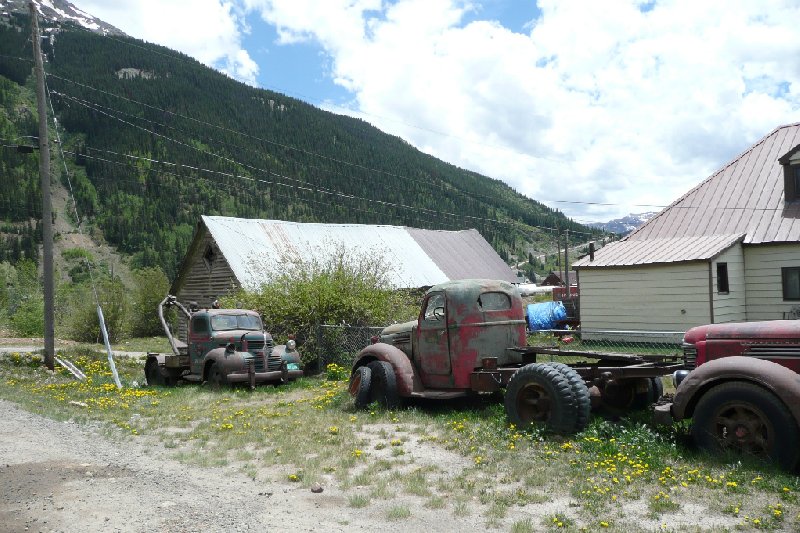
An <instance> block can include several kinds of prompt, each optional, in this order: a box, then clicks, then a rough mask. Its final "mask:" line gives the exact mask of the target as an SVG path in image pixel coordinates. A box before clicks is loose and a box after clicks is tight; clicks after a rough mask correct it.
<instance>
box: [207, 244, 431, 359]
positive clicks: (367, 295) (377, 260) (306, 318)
mask: <svg viewBox="0 0 800 533" xmlns="http://www.w3.org/2000/svg"><path fill="white" fill-rule="evenodd" d="M276 264H278V265H280V267H281V270H280V271H276V272H274V273H273V275H272V276H271V277H270V279H271V281H270V282H269V283H266V284H264V285H263V286H262V287H261V288H260V289H259V290H258V291H255V292H247V291H240V292H239V293H236V294H234V295H233V296H229V297H226V298H223V299H222V305H223V306H224V307H246V308H248V309H255V310H256V311H258V312H259V313H261V315H262V317H263V318H264V322H265V324H266V327H267V329H272V330H273V332H274V331H282V332H284V333H285V334H288V333H294V334H295V335H296V336H297V341H298V343H299V344H300V345H302V346H303V349H302V353H303V357H304V363H308V362H309V361H308V360H306V359H308V358H309V357H315V356H316V346H314V343H315V342H316V340H315V330H316V326H317V325H318V324H349V325H351V326H374V325H383V324H386V323H389V322H392V321H400V320H409V319H410V318H411V317H414V316H416V314H417V312H418V306H419V301H418V298H416V297H415V296H412V295H411V294H410V293H408V292H405V291H397V290H393V289H392V288H391V287H390V286H389V282H388V274H389V272H390V268H389V266H388V265H387V264H386V263H385V261H384V260H383V258H382V256H381V255H380V254H379V253H375V254H372V255H363V256H360V255H356V254H353V253H352V252H350V251H347V250H346V249H345V248H344V247H343V246H338V247H337V248H336V251H335V253H334V254H331V256H330V258H329V259H326V260H319V259H315V258H311V259H302V258H301V259H294V260H283V261H278V262H276ZM276 340H278V341H283V340H285V339H283V338H281V336H280V335H279V336H278V339H276Z"/></svg>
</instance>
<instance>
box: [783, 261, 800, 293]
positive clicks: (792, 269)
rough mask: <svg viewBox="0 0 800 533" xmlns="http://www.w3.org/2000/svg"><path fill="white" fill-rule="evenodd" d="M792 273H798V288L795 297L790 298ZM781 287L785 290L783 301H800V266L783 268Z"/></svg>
mask: <svg viewBox="0 0 800 533" xmlns="http://www.w3.org/2000/svg"><path fill="white" fill-rule="evenodd" d="M792 272H796V273H797V277H796V278H797V286H796V287H795V288H794V295H793V296H789V295H788V292H789V289H790V288H791V287H789V274H790V273H792ZM781 287H782V289H783V291H782V292H783V301H785V302H797V301H800V266H793V267H781Z"/></svg>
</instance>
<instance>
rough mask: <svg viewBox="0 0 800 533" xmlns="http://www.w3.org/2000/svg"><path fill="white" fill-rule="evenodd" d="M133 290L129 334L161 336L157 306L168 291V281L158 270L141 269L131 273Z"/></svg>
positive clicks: (162, 331) (155, 268)
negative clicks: (133, 284)
mask: <svg viewBox="0 0 800 533" xmlns="http://www.w3.org/2000/svg"><path fill="white" fill-rule="evenodd" d="M133 280H134V283H135V286H134V288H133V291H132V292H133V294H132V303H131V313H130V328H129V329H130V333H131V335H132V336H134V337H152V336H156V335H163V334H164V330H163V329H162V327H161V322H160V321H159V319H158V304H159V303H160V302H161V300H163V299H164V297H165V296H166V295H167V291H169V280H168V279H167V276H166V274H164V272H163V271H162V270H161V269H160V268H158V267H154V268H143V269H141V270H134V271H133Z"/></svg>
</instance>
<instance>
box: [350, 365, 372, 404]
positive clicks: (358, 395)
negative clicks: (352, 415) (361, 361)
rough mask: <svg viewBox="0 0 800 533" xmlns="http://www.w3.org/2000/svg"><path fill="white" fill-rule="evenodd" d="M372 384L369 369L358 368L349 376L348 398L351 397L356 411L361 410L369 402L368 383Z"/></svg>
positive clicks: (364, 367)
mask: <svg viewBox="0 0 800 533" xmlns="http://www.w3.org/2000/svg"><path fill="white" fill-rule="evenodd" d="M371 382H372V371H371V370H370V369H369V367H366V366H360V367H358V368H356V369H355V371H354V372H353V374H352V375H351V376H350V385H349V387H348V388H349V390H350V396H352V397H353V403H354V404H355V406H356V407H357V408H358V409H363V408H364V407H366V406H367V405H369V400H370V390H369V389H370V383H371Z"/></svg>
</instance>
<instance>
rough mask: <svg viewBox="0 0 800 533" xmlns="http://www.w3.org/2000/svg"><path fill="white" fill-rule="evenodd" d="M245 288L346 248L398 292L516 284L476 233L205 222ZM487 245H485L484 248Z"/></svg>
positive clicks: (213, 218)
mask: <svg viewBox="0 0 800 533" xmlns="http://www.w3.org/2000/svg"><path fill="white" fill-rule="evenodd" d="M202 220H203V223H204V224H205V226H206V227H207V228H208V230H209V232H210V233H211V235H212V236H213V238H214V241H215V242H216V243H217V246H219V249H220V251H221V252H222V254H223V255H224V256H225V258H226V260H227V261H228V264H229V265H230V267H231V269H232V270H233V272H234V274H235V275H236V278H237V279H238V280H239V283H241V284H242V286H243V287H246V288H251V289H254V288H257V287H258V286H259V285H260V284H261V283H263V282H264V281H266V280H267V279H269V276H270V275H271V274H272V273H273V272H275V271H276V270H277V269H280V263H281V262H282V261H286V260H290V259H291V258H292V257H305V258H310V257H316V258H318V259H321V260H324V258H325V257H327V256H329V255H331V254H333V253H335V252H336V251H337V250H338V249H339V248H340V247H344V248H345V249H346V250H348V251H349V252H350V253H352V254H355V255H363V254H377V255H379V256H380V257H382V258H383V260H384V261H385V262H386V264H388V265H389V266H390V268H391V271H390V273H389V282H390V283H391V284H392V285H393V286H395V287H403V288H412V287H425V286H429V285H436V284H437V283H442V282H444V281H448V280H451V279H461V278H478V277H487V278H493V279H504V280H509V281H511V280H515V279H516V278H515V276H514V273H513V272H512V271H511V268H510V267H509V266H508V265H506V264H505V263H504V262H503V260H502V259H500V257H499V256H498V255H497V253H496V252H495V251H494V250H493V249H492V248H491V246H489V244H488V243H487V242H486V241H485V240H484V239H483V237H481V236H480V234H479V233H478V232H477V231H475V230H466V231H434V230H420V229H413V228H405V227H402V226H370V225H363V224H315V223H299V222H285V221H282V220H259V219H242V218H233V217H219V216H203V217H202ZM481 243H482V244H481Z"/></svg>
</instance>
